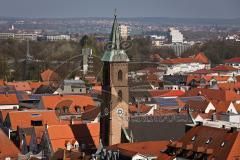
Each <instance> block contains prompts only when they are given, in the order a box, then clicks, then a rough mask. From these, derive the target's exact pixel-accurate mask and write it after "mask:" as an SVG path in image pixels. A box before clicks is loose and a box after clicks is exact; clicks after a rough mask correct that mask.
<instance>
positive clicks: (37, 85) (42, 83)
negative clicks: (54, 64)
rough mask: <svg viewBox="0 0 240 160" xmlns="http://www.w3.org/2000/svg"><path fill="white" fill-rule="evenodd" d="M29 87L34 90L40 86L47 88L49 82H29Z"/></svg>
mask: <svg viewBox="0 0 240 160" xmlns="http://www.w3.org/2000/svg"><path fill="white" fill-rule="evenodd" d="M29 85H30V87H31V89H32V90H36V89H38V88H39V87H40V86H47V85H49V83H48V82H29Z"/></svg>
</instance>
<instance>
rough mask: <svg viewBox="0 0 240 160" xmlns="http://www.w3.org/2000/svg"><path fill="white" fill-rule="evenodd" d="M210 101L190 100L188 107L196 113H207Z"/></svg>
mask: <svg viewBox="0 0 240 160" xmlns="http://www.w3.org/2000/svg"><path fill="white" fill-rule="evenodd" d="M209 103H210V102H209V101H193V100H190V101H188V102H187V103H186V106H187V107H189V108H191V109H192V110H194V111H199V112H205V110H206V109H207V107H208V105H209Z"/></svg>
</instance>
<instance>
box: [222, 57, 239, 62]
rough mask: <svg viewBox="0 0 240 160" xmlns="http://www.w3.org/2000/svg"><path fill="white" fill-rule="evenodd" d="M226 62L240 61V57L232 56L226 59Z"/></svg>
mask: <svg viewBox="0 0 240 160" xmlns="http://www.w3.org/2000/svg"><path fill="white" fill-rule="evenodd" d="M224 62H225V63H240V57H234V58H230V59H227V60H225V61H224Z"/></svg>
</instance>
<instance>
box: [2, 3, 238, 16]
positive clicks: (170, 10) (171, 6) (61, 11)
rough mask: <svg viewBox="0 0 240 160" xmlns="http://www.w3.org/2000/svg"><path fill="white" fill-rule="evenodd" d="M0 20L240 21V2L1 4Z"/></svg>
mask: <svg viewBox="0 0 240 160" xmlns="http://www.w3.org/2000/svg"><path fill="white" fill-rule="evenodd" d="M0 4H1V5H0V17H12V18H86V17H93V18H110V17H112V15H113V12H114V9H115V8H117V13H118V16H119V17H121V18H151V17H152V18H197V19H199V18H200V19H206V18H207V19H235V18H240V10H239V7H240V1H239V0H210V1H209V0H201V1H196V0H148V1H147V0H121V1H117V0H101V1H97V0H88V1H83V0H70V1H66V0H41V1H40V0H7V1H6V0H0Z"/></svg>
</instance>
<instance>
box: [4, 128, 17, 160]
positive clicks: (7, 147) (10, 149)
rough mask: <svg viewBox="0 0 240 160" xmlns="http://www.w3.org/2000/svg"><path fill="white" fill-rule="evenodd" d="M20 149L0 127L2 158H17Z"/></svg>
mask: <svg viewBox="0 0 240 160" xmlns="http://www.w3.org/2000/svg"><path fill="white" fill-rule="evenodd" d="M19 153H20V151H19V150H18V148H17V147H16V146H15V145H14V143H13V142H12V141H11V140H10V139H9V138H8V136H7V135H5V133H4V132H3V131H2V129H0V159H5V158H7V157H10V158H11V159H17V158H18V154H19Z"/></svg>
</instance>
